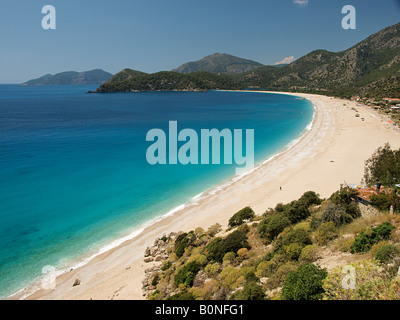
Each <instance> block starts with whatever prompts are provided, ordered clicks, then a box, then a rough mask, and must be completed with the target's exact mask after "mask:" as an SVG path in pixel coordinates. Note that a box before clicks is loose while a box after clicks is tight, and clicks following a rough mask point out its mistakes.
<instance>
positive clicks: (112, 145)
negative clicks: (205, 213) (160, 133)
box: [0, 85, 313, 298]
mask: <svg viewBox="0 0 400 320" xmlns="http://www.w3.org/2000/svg"><path fill="white" fill-rule="evenodd" d="M94 89H95V88H94V87H91V86H43V87H26V86H18V85H0V191H1V192H0V297H3V298H4V297H6V296H8V295H10V294H12V293H14V292H16V291H17V290H20V289H21V288H23V287H25V286H27V285H28V284H30V283H31V282H32V281H34V280H35V279H37V278H38V277H40V276H41V270H42V268H43V266H45V265H53V266H55V267H56V268H57V269H64V268H67V267H70V266H71V264H73V263H75V262H76V261H77V259H79V258H80V257H84V256H89V255H91V254H94V253H96V252H97V251H98V250H99V249H100V248H101V247H103V246H105V245H106V244H108V243H110V242H111V241H112V240H114V239H117V238H119V237H123V236H126V235H127V234H129V233H130V232H132V230H134V228H135V227H139V226H141V225H143V224H144V223H145V222H147V221H149V220H151V219H155V218H157V217H160V216H161V215H163V214H165V213H167V212H168V211H170V210H172V209H174V208H175V207H177V206H179V205H181V204H183V203H185V202H187V201H188V200H190V199H191V198H192V197H194V196H196V195H198V194H199V193H201V192H203V191H205V190H206V189H209V188H212V187H213V186H216V185H218V184H220V183H222V182H224V181H226V180H227V179H229V178H231V177H233V176H234V175H235V169H236V168H237V166H236V165H235V164H233V165H223V164H221V165H187V166H184V165H181V164H177V165H156V166H151V165H149V164H148V163H147V161H146V150H147V148H148V147H149V146H150V145H151V144H152V143H151V142H146V134H147V132H148V131H149V130H151V129H153V128H161V129H164V130H165V132H168V122H169V121H173V120H175V121H178V130H181V129H184V128H192V129H195V130H196V131H197V132H198V133H199V136H200V130H201V129H212V128H217V129H219V130H222V129H224V128H229V129H232V130H233V129H243V130H245V129H254V130H255V160H256V162H261V161H263V160H265V159H267V158H268V157H270V156H272V155H273V154H274V153H276V152H278V151H279V150H281V149H282V148H283V147H284V146H286V145H287V144H288V143H290V142H291V141H292V140H294V139H295V138H298V137H299V136H300V135H301V134H302V133H304V130H305V128H306V126H307V125H308V124H309V123H310V122H311V120H312V117H313V108H312V105H311V103H310V102H309V101H306V100H296V98H295V97H291V96H284V95H277V94H261V93H245V92H240V93H238V92H206V93H188V92H186V93H184V92H153V93H131V94H126V93H124V94H86V93H85V92H86V91H87V90H94ZM182 144H183V143H180V144H179V145H182ZM179 145H178V146H179ZM177 231H179V230H177Z"/></svg>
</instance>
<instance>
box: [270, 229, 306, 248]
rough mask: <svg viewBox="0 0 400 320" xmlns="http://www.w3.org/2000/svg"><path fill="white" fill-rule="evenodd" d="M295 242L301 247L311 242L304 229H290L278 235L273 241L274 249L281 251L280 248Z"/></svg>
mask: <svg viewBox="0 0 400 320" xmlns="http://www.w3.org/2000/svg"><path fill="white" fill-rule="evenodd" d="M293 243H297V244H298V245H299V246H300V247H301V248H303V247H305V246H307V245H310V244H312V241H311V238H310V235H309V233H308V232H307V231H305V230H304V229H301V228H300V229H292V230H289V231H287V232H285V233H284V234H282V236H281V237H279V238H278V239H277V241H276V243H275V247H274V250H275V251H276V252H282V250H283V251H284V250H286V247H288V246H289V245H291V244H293Z"/></svg>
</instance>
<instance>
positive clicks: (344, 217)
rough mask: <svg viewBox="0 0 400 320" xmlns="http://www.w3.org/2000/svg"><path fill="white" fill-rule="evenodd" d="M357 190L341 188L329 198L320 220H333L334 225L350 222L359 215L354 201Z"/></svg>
mask: <svg viewBox="0 0 400 320" xmlns="http://www.w3.org/2000/svg"><path fill="white" fill-rule="evenodd" d="M357 194H358V191H357V190H355V189H352V188H348V187H346V188H342V189H340V190H339V191H336V192H335V193H334V194H332V196H331V197H330V198H329V199H330V203H328V204H327V206H326V207H325V208H324V211H323V214H322V221H323V222H329V221H333V222H335V224H336V226H339V225H342V224H346V223H350V222H351V221H353V220H354V219H357V218H359V217H361V211H360V208H359V207H358V204H357V203H356V202H355V201H354V199H355V197H356V196H357Z"/></svg>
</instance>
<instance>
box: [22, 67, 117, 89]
mask: <svg viewBox="0 0 400 320" xmlns="http://www.w3.org/2000/svg"><path fill="white" fill-rule="evenodd" d="M111 77H112V74H111V73H108V72H105V71H104V70H102V69H95V70H90V71H85V72H76V71H67V72H61V73H57V74H55V75H51V74H46V75H45V76H43V77H40V78H38V79H33V80H29V81H27V82H25V83H23V84H24V85H69V84H102V83H104V82H106V81H107V80H108V79H110V78H111Z"/></svg>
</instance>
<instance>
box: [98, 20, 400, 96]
mask: <svg viewBox="0 0 400 320" xmlns="http://www.w3.org/2000/svg"><path fill="white" fill-rule="evenodd" d="M219 55H221V54H219ZM212 56H215V55H210V56H207V57H212ZM223 56H224V57H225V56H230V55H226V54H223ZM207 57H205V58H207ZM232 57H233V56H232ZM205 58H204V59H205ZM238 59H241V58H238ZM199 61H200V60H199ZM182 66H185V65H182ZM214 67H215V66H214ZM224 67H226V64H223V65H222V66H221V68H220V69H219V70H224ZM174 70H176V69H174ZM185 70H186V71H188V69H185V68H183V69H182V70H181V72H182V73H179V72H176V71H163V72H158V73H153V74H145V73H142V72H139V71H134V70H130V69H125V70H123V71H121V72H119V73H117V74H116V75H115V76H114V77H113V78H112V79H110V80H109V81H107V82H106V83H104V84H102V85H101V86H100V87H99V88H98V89H97V90H96V92H130V91H173V90H175V91H206V90H216V89H232V90H236V89H253V90H261V89H267V90H272V91H290V92H308V93H320V94H329V95H335V96H339V97H344V98H350V97H351V96H353V95H361V94H362V95H363V96H364V97H369V96H371V95H373V96H374V97H382V96H383V95H386V93H390V94H391V95H392V97H393V98H400V86H399V85H397V84H396V81H397V79H399V78H400V23H398V24H396V25H393V26H389V27H386V28H384V29H382V30H381V31H379V32H377V33H375V34H373V35H370V36H369V37H367V38H366V39H364V40H362V41H360V42H359V43H357V44H355V45H353V46H352V47H350V48H348V49H346V50H343V51H340V52H331V51H327V50H324V49H319V50H314V51H312V52H310V53H308V54H306V55H305V56H303V57H301V58H299V59H297V60H296V61H294V62H292V63H290V64H288V65H285V66H280V67H276V66H261V67H258V68H255V69H251V70H249V71H246V72H244V73H231V74H227V73H222V72H218V73H212V72H207V71H197V72H190V73H184V72H183V71H185ZM215 70H217V69H216V68H214V71H215ZM386 84H390V88H391V89H390V90H387V89H386V87H385V85H386Z"/></svg>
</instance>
